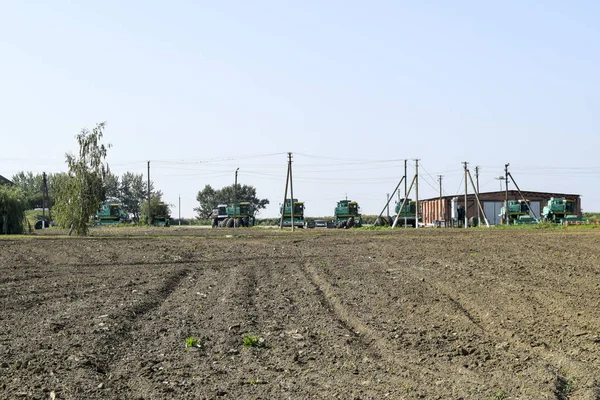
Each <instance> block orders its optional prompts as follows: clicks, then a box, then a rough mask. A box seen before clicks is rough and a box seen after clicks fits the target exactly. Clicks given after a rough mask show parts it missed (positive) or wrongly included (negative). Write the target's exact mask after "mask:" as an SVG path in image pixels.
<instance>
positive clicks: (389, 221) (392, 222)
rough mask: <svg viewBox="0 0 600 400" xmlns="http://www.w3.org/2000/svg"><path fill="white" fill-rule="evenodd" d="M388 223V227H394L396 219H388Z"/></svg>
mask: <svg viewBox="0 0 600 400" xmlns="http://www.w3.org/2000/svg"><path fill="white" fill-rule="evenodd" d="M387 223H388V225H389V226H392V225H394V218H392V217H387Z"/></svg>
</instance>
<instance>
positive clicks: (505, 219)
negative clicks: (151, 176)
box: [504, 163, 510, 225]
mask: <svg viewBox="0 0 600 400" xmlns="http://www.w3.org/2000/svg"><path fill="white" fill-rule="evenodd" d="M509 165H510V163H509V164H504V181H505V182H506V193H505V195H504V221H505V222H506V225H508V224H509V221H508V219H509V218H508V166H509Z"/></svg>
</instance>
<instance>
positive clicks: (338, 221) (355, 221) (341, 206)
mask: <svg viewBox="0 0 600 400" xmlns="http://www.w3.org/2000/svg"><path fill="white" fill-rule="evenodd" d="M333 215H334V221H333V222H334V224H335V227H336V228H352V227H360V226H362V218H361V215H360V208H359V207H358V203H357V202H356V201H352V200H347V199H346V200H340V201H338V203H337V206H336V207H335V210H334V212H333Z"/></svg>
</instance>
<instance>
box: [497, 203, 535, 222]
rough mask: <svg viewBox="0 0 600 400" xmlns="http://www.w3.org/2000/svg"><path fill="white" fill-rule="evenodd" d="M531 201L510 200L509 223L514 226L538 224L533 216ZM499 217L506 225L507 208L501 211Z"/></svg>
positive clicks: (504, 207)
mask: <svg viewBox="0 0 600 400" xmlns="http://www.w3.org/2000/svg"><path fill="white" fill-rule="evenodd" d="M530 214H531V208H530V204H529V200H509V201H508V222H509V224H513V225H527V224H536V223H537V220H536V219H535V218H533V217H532V216H531V215H530ZM499 217H501V218H502V223H503V224H505V223H506V206H502V208H501V209H500V215H499Z"/></svg>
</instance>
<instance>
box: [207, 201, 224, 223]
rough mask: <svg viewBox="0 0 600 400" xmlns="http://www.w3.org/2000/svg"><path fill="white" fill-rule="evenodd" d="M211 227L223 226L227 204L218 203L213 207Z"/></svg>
mask: <svg viewBox="0 0 600 400" xmlns="http://www.w3.org/2000/svg"><path fill="white" fill-rule="evenodd" d="M210 219H212V227H213V228H216V227H220V228H222V227H223V221H225V220H226V219H227V204H219V205H218V206H217V208H213V210H212V215H211V216H210Z"/></svg>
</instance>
